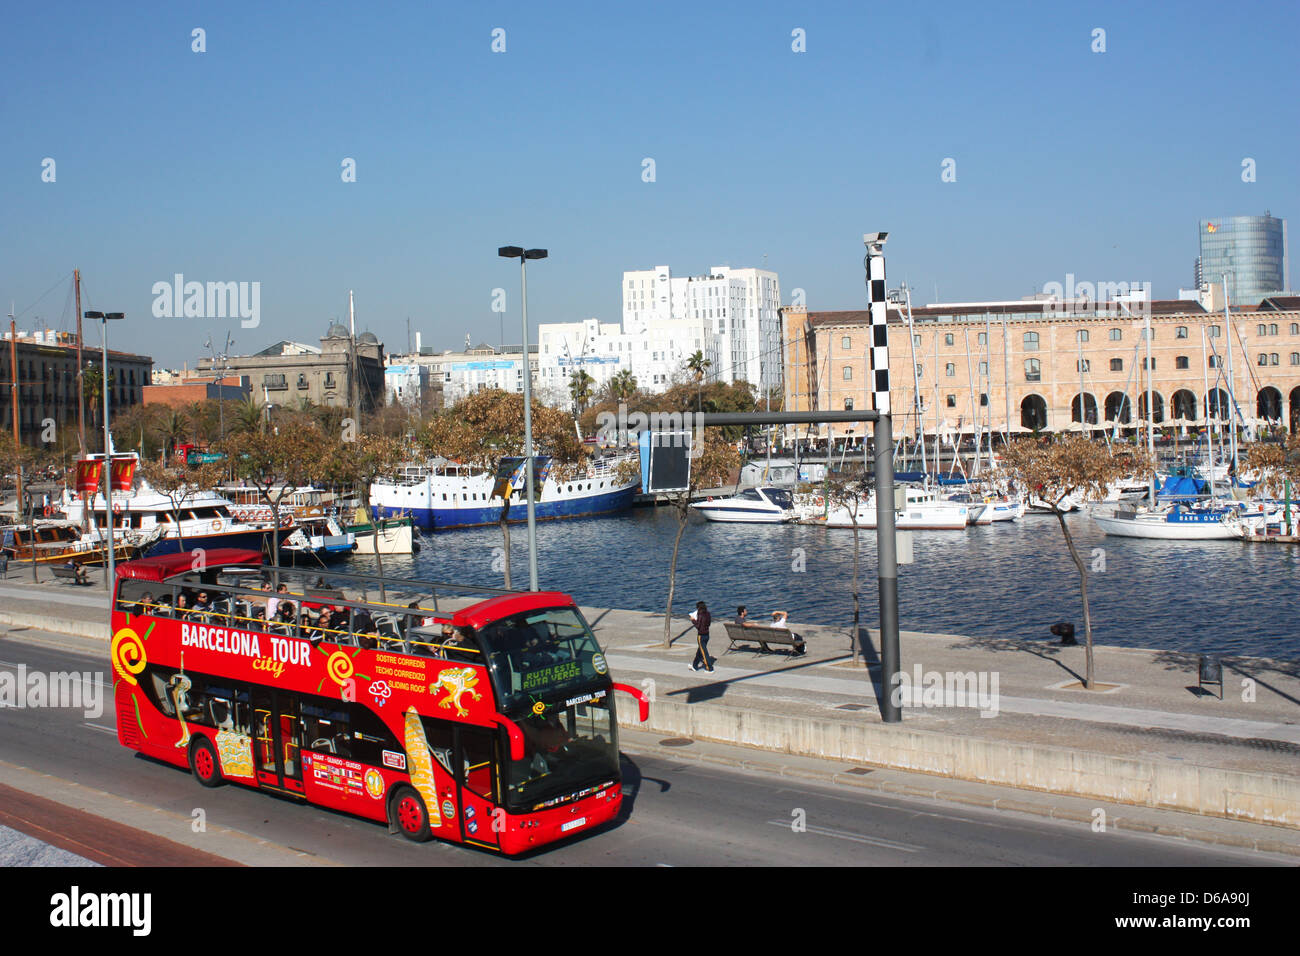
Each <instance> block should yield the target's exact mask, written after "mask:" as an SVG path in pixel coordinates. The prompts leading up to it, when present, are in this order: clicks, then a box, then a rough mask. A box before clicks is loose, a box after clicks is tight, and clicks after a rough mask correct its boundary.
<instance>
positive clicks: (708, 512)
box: [691, 502, 790, 524]
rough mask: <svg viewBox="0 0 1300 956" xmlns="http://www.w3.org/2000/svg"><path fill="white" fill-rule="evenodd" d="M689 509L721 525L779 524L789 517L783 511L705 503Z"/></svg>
mask: <svg viewBox="0 0 1300 956" xmlns="http://www.w3.org/2000/svg"><path fill="white" fill-rule="evenodd" d="M691 507H692V508H694V509H695V511H697V512H698V513H699V514H700V515H701V516H702V517H704V518H707V519H708V520H709V521H717V522H721V523H723V524H728V523H730V524H781V523H782V522H785V521H789V520H790V515H789V514H787V513H786V512H784V511H769V510H767V509H765V508H727V507H710V506H709V505H708V503H707V502H706V503H705V504H703V505H699V504H694V505H691Z"/></svg>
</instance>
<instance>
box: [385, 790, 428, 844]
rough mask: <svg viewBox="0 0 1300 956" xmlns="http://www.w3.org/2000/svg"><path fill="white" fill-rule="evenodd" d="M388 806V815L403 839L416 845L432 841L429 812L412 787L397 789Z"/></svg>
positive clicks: (421, 798) (417, 792)
mask: <svg viewBox="0 0 1300 956" xmlns="http://www.w3.org/2000/svg"><path fill="white" fill-rule="evenodd" d="M388 806H389V815H390V816H391V817H392V820H393V822H394V823H396V824H397V828H398V829H399V830H401V831H402V835H403V836H404V837H406V838H407V839H408V840H414V841H415V842H416V843H424V842H425V841H426V840H429V839H432V837H433V833H432V832H431V831H430V829H429V811H428V810H427V809H425V806H424V798H423V797H421V796H420V794H419V791H417V790H416V789H415V788H414V787H407V786H401V787H398V788H397V789H396V790H394V791H393V796H392V799H391V800H390V801H389V804H388Z"/></svg>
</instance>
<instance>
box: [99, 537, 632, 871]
mask: <svg viewBox="0 0 1300 956" xmlns="http://www.w3.org/2000/svg"><path fill="white" fill-rule="evenodd" d="M273 571H274V569H271V568H265V567H263V566H262V557H261V555H260V554H259V553H258V552H255V551H242V550H234V549H221V550H212V551H207V552H201V551H195V552H192V553H182V554H171V555H162V556H158V557H154V558H145V559H143V560H140V561H132V562H128V563H126V564H120V565H118V566H117V581H116V591H115V594H114V599H113V610H112V631H113V638H112V645H111V649H110V655H111V658H112V665H113V671H114V699H115V702H116V712H117V733H118V739H119V740H120V741H121V743H122V744H123V745H124V746H127V747H130V748H132V749H134V750H138V751H140V752H141V753H145V754H148V755H149V756H152V757H157V758H159V759H161V760H165V761H168V762H170V763H173V764H176V765H177V766H188V767H189V768H190V770H191V771H192V772H193V774H194V776H195V777H196V778H197V779H198V781H199V782H200V783H201V784H203V785H204V786H209V787H212V786H217V785H219V784H221V783H224V782H233V783H241V784H245V785H247V786H251V787H257V788H259V789H264V790H274V791H276V792H279V793H282V794H289V795H292V796H295V797H298V798H301V799H303V800H307V801H309V802H311V803H319V804H322V805H324V806H328V807H332V808H334V809H337V810H344V811H347V812H348V813H354V814H357V815H358V816H362V817H367V818H369V819H372V820H377V821H383V822H387V823H388V825H389V827H390V830H400V831H401V832H402V833H403V834H404V835H405V836H407V837H409V838H410V839H412V840H417V841H421V840H428V839H430V838H431V837H435V836H436V837H439V838H440V839H444V840H450V841H453V842H458V843H468V844H473V845H474V846H479V847H486V848H489V849H492V850H499V851H501V852H503V853H508V854H513V853H519V852H521V851H524V850H528V849H531V848H534V847H538V846H541V845H543V844H546V843H550V842H552V841H554V840H558V839H562V838H565V837H568V836H572V835H575V834H578V833H583V832H586V831H589V830H591V829H593V828H595V827H598V826H600V825H601V824H603V823H607V822H608V821H610V820H612V819H614V818H615V817H616V816H617V814H618V812H619V808H620V806H621V803H622V796H623V794H622V789H621V777H620V772H619V757H618V724H617V720H616V716H615V710H614V692H615V691H616V690H623V691H626V692H628V693H630V694H632V695H633V696H634V697H636V698H637V700H638V703H639V706H640V718H641V720H645V719H646V717H647V713H648V703H647V701H646V698H645V697H644V695H642V694H641V693H640V692H639V691H638V690H636V689H634V688H631V687H627V686H625V685H622V684H616V683H614V682H613V680H612V679H611V677H610V674H609V668H608V665H607V664H606V662H605V658H604V655H603V654H602V653H601V649H600V646H599V645H598V644H597V643H596V639H595V637H594V635H593V634H592V632H591V627H590V626H589V625H588V624H587V622H586V620H585V619H584V618H583V616H582V614H581V613H580V612H579V611H578V608H577V606H576V605H575V604H574V602H573V599H572V598H570V597H569V596H568V595H566V594H562V593H560V592H557V591H541V592H520V591H499V590H494V589H487V588H465V587H458V586H454V585H444V584H432V583H429V582H414V581H394V580H393V579H384V580H383V581H382V591H381V590H380V586H379V585H380V583H381V582H380V581H379V579H377V578H367V577H363V576H359V575H347V576H344V575H334V574H329V575H325V574H320V575H316V574H313V575H311V576H310V579H309V578H308V577H306V576H301V575H295V573H294V572H291V571H288V570H285V569H280V570H279V572H278V574H273ZM326 578H328V579H329V583H328V584H326ZM309 580H310V583H309ZM273 581H278V584H276V583H273ZM439 592H442V596H441V597H440V596H439ZM466 592H468V596H466ZM449 595H455V596H449ZM408 598H411V599H412V600H410V601H407V599H408ZM429 604H432V607H429V606H427V605H429ZM440 607H441V610H440Z"/></svg>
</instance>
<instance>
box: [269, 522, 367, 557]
mask: <svg viewBox="0 0 1300 956" xmlns="http://www.w3.org/2000/svg"><path fill="white" fill-rule="evenodd" d="M356 547H357V536H356V535H355V534H352V533H351V532H349V531H344V530H343V528H342V526H341V525H340V524H339V523H338V522H337V521H336V520H334V518H333V517H329V516H327V517H324V518H308V519H306V520H305V521H303V523H302V524H301V525H299V526H298V528H297V529H295V530H294V532H293V534H291V535H289V537H288V538H286V539H285V540H284V543H283V544H281V545H280V559H281V561H284V560H286V559H288V560H289V561H290V562H291V563H296V562H299V561H310V560H312V559H314V560H316V561H320V562H325V561H336V560H338V559H340V558H346V557H347V556H348V555H350V554H352V552H353V551H355V550H356Z"/></svg>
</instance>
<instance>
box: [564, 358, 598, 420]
mask: <svg viewBox="0 0 1300 956" xmlns="http://www.w3.org/2000/svg"><path fill="white" fill-rule="evenodd" d="M595 384H596V380H595V379H594V378H592V377H591V376H590V375H588V374H587V371H586V369H579V370H578V371H576V372H574V373H573V374H572V375H571V376H569V394H570V395H572V396H573V401H574V402H575V403H576V404H577V406H578V414H582V410H583V409H584V408H586V407H587V403H588V402H589V401H591V387H592V386H593V385H595Z"/></svg>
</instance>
